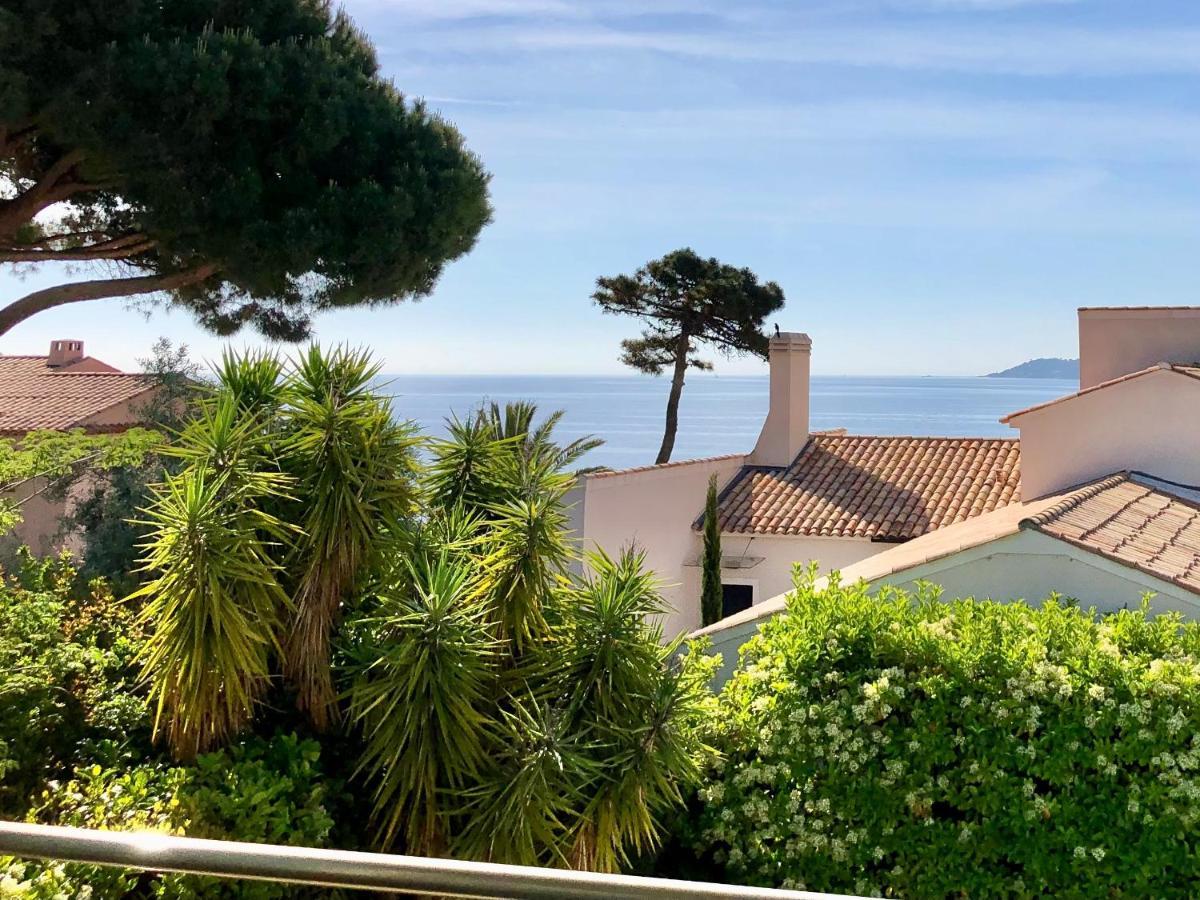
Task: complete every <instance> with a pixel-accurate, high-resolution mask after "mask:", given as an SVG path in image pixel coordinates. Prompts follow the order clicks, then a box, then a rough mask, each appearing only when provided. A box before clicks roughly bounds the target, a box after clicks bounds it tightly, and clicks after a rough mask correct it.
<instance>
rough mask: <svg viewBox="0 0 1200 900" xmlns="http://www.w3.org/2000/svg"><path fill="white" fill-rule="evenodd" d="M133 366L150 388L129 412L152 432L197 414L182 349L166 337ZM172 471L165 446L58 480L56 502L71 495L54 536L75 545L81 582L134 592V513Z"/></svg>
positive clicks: (193, 370) (169, 430)
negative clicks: (66, 538) (69, 539)
mask: <svg viewBox="0 0 1200 900" xmlns="http://www.w3.org/2000/svg"><path fill="white" fill-rule="evenodd" d="M138 363H139V367H140V369H141V371H142V372H143V373H144V378H145V381H146V385H147V387H151V388H153V389H154V390H153V391H152V392H151V393H150V394H149V397H148V399H147V400H146V401H145V402H144V403H141V404H139V405H138V407H137V408H136V409H135V410H134V412H135V413H136V415H137V417H138V419H139V420H140V421H143V422H145V423H146V424H147V426H148V427H150V428H152V429H154V430H156V431H159V432H162V433H164V434H168V435H170V434H175V433H177V432H178V431H179V430H180V429H182V428H183V427H184V425H186V423H187V422H188V420H189V419H190V418H191V417H192V416H193V415H194V414H195V410H196V404H197V403H198V402H199V399H200V398H201V397H202V396H203V394H204V392H205V390H206V388H207V386H206V385H205V384H204V382H202V381H201V380H200V366H199V365H197V364H196V363H194V362H193V361H192V360H191V358H190V356H189V354H188V349H187V346H186V345H183V344H181V345H178V346H175V345H172V343H171V342H170V341H168V340H167V339H166V338H160V339H159V340H157V341H155V343H154V346H153V348H152V349H151V353H150V356H149V357H147V358H145V359H139V360H138ZM178 468H179V466H178V464H177V462H176V461H175V460H174V459H173V458H172V457H169V456H167V455H165V453H164V452H163V448H156V449H155V450H154V451H153V452H148V453H146V454H145V455H144V456H143V457H142V458H141V459H140V460H138V461H136V462H131V463H129V464H125V465H117V466H112V467H110V468H106V469H102V470H97V469H82V468H79V467H77V468H76V469H75V471H74V472H73V473H72V475H71V476H70V477H67V478H63V479H60V480H58V482H57V483H56V485H55V487H54V489H53V492H52V493H53V495H54V497H55V498H61V499H63V500H66V498H67V497H70V502H69V503H67V504H65V505H66V510H65V516H64V519H63V522H62V527H61V529H60V533H62V534H70V535H71V536H72V537H73V538H74V539H75V540H76V541H78V542H79V543H80V544H81V548H80V552H79V557H80V558H79V561H78V565H79V575H80V578H81V580H83V581H85V582H86V581H91V580H92V579H93V578H104V579H105V580H106V581H107V582H108V583H109V584H110V585H112V587H113V590H114V591H116V592H117V593H119V594H129V593H132V592H133V591H134V590H136V589H137V587H138V583H139V582H138V579H137V575H136V573H135V569H136V568H137V560H138V546H139V545H140V544H141V543H142V541H144V540H145V538H146V529H145V526H144V525H142V524H141V523H140V522H139V521H138V520H139V519H140V518H141V513H140V511H141V510H142V509H143V508H144V507H145V506H146V505H147V504H148V503H149V501H150V485H152V484H155V483H157V482H161V481H162V480H163V479H164V478H165V477H166V475H167V474H168V473H171V472H174V471H176V470H177V469H178Z"/></svg>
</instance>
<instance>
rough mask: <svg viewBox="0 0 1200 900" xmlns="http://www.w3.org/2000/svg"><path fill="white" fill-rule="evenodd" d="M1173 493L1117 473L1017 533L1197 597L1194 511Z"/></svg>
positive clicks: (1199, 539)
mask: <svg viewBox="0 0 1200 900" xmlns="http://www.w3.org/2000/svg"><path fill="white" fill-rule="evenodd" d="M1178 490H1179V489H1178V488H1175V487H1174V486H1172V485H1168V484H1165V483H1163V482H1160V481H1156V480H1155V479H1152V478H1149V477H1145V476H1138V475H1131V474H1129V473H1128V472H1123V473H1121V474H1119V475H1113V476H1112V477H1110V478H1105V479H1103V480H1101V481H1097V482H1093V483H1092V484H1090V485H1087V486H1086V487H1083V488H1080V489H1078V490H1077V491H1075V492H1074V493H1071V494H1069V495H1067V496H1066V498H1065V499H1063V500H1062V501H1061V502H1059V503H1057V504H1055V505H1054V506H1051V507H1050V508H1048V509H1046V510H1043V511H1042V512H1040V513H1037V514H1036V515H1033V516H1030V517H1028V518H1027V519H1025V520H1023V521H1022V522H1021V527H1022V528H1030V529H1033V530H1036V531H1040V532H1042V533H1043V534H1048V535H1050V536H1051V537H1055V538H1058V539H1059V540H1061V541H1066V542H1067V543H1069V544H1074V545H1075V546H1077V547H1081V548H1083V549H1085V550H1090V551H1092V552H1093V553H1098V554H1099V555H1101V556H1104V557H1106V558H1108V559H1111V560H1113V561H1115V562H1119V563H1122V564H1124V565H1127V566H1132V567H1133V568H1135V569H1139V570H1141V571H1142V572H1145V573H1147V574H1149V575H1154V576H1155V577H1157V578H1161V579H1163V580H1164V581H1169V582H1171V583H1172V584H1176V585H1178V586H1180V587H1183V588H1186V589H1187V590H1189V591H1194V592H1197V593H1200V505H1198V504H1197V503H1196V502H1195V500H1194V499H1186V498H1185V497H1183V496H1181V495H1180V493H1178V492H1177V491H1178Z"/></svg>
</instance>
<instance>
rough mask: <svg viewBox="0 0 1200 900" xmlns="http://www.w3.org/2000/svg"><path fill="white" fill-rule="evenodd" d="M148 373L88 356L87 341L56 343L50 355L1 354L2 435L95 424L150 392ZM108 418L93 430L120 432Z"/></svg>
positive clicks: (0, 406)
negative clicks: (122, 368) (109, 411)
mask: <svg viewBox="0 0 1200 900" xmlns="http://www.w3.org/2000/svg"><path fill="white" fill-rule="evenodd" d="M150 389H151V387H150V386H149V385H148V384H147V382H146V379H145V378H144V377H143V376H142V375H138V374H132V373H126V372H121V371H120V370H118V369H116V368H114V367H113V366H110V365H108V363H105V362H101V361H100V360H98V359H96V358H94V357H91V356H85V355H83V342H82V341H54V342H53V343H52V344H51V353H50V354H49V355H47V356H0V436H2V437H19V436H21V435H24V434H26V433H28V432H30V431H38V430H43V429H44V430H52V431H59V430H66V429H69V428H85V429H86V428H89V425H88V422H87V420H88V419H90V418H92V417H93V416H96V415H97V414H99V413H102V412H104V411H105V410H107V409H109V408H111V407H113V406H116V405H118V404H121V403H125V402H127V401H129V400H132V399H133V398H135V397H137V396H138V395H140V394H143V393H145V392H146V391H148V390H150ZM133 424H135V423H134V422H132V421H130V422H123V423H113V422H107V423H105V425H104V426H103V427H100V426H95V427H94V428H93V430H106V431H108V430H120V429H121V428H122V427H128V426H130V425H133Z"/></svg>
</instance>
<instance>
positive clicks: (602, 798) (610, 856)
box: [558, 550, 713, 872]
mask: <svg viewBox="0 0 1200 900" xmlns="http://www.w3.org/2000/svg"><path fill="white" fill-rule="evenodd" d="M644 563H645V557H644V554H642V553H639V552H635V551H632V550H625V551H623V552H622V553H621V555H620V556H619V557H618V558H616V559H613V558H612V557H610V556H608V555H607V554H605V553H603V552H602V551H601V552H597V553H594V554H591V555H589V556H588V557H587V568H588V570H589V571H590V573H591V574H590V575H588V576H587V577H586V578H585V579H584V580H583V581H582V583H580V584H579V585H578V586H577V587H576V588H575V589H574V590H573V591H572V592H571V594H570V596H569V598H568V601H567V603H566V627H565V628H564V629H563V635H564V639H563V640H562V641H561V642H560V644H559V645H558V653H560V654H561V655H562V658H563V660H564V663H565V665H564V668H563V670H562V673H561V674H562V677H563V678H564V682H563V687H564V689H565V690H568V691H570V695H571V700H570V709H571V710H572V713H573V721H574V722H575V723H576V727H577V728H579V729H586V730H587V731H588V733H589V734H590V736H591V744H590V746H591V747H592V749H593V752H594V756H593V762H594V764H595V772H596V778H595V779H594V781H593V782H592V783H591V784H590V785H589V788H588V800H587V803H586V804H585V805H584V807H583V809H582V810H581V812H580V814H579V816H578V817H577V818H576V819H575V820H574V822H573V823H572V825H571V830H572V834H573V838H572V849H571V862H572V865H573V866H575V867H577V868H583V869H590V870H594V871H602V872H612V871H618V870H619V869H620V868H621V867H623V866H625V865H627V864H628V863H629V860H630V857H631V856H632V855H636V854H640V853H644V852H646V851H649V850H651V849H653V848H654V847H655V846H657V844H658V841H659V839H660V836H661V828H660V825H659V821H660V818H661V816H662V814H663V813H664V812H665V811H666V810H668V809H670V808H672V807H674V806H677V805H679V804H680V803H682V800H683V795H682V788H683V787H684V786H686V785H689V784H692V783H694V782H695V781H696V780H697V779H698V778H699V775H700V765H701V762H702V760H703V759H704V758H705V756H706V755H707V754H708V753H709V752H710V751H709V750H708V748H707V747H705V745H704V743H703V741H702V740H701V738H700V730H699V729H700V718H701V711H702V710H703V709H704V703H705V702H706V699H707V698H711V692H710V691H709V689H708V683H709V680H710V679H711V676H712V674H713V671H712V668H711V663H707V662H704V661H703V660H702V657H701V656H700V655H699V654H690V655H689V656H687V657H685V658H684V659H683V660H682V661H681V660H680V659H679V658H678V653H679V646H680V642H679V640H676V641H674V642H671V643H669V644H667V645H665V646H664V645H663V643H662V629H661V626H660V625H659V624H658V622H657V620H658V618H659V617H660V616H661V614H662V613H663V612H664V611H665V605H664V604H663V601H662V599H661V598H660V596H659V594H658V589H659V582H658V579H657V577H656V576H655V575H654V574H653V573H651V572H648V571H646V570H645V569H644Z"/></svg>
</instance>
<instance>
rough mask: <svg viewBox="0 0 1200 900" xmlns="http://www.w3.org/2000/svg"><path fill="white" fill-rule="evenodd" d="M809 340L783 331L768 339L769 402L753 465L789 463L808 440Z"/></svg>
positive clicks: (810, 350)
mask: <svg viewBox="0 0 1200 900" xmlns="http://www.w3.org/2000/svg"><path fill="white" fill-rule="evenodd" d="M811 361H812V341H811V340H810V339H809V337H808V335H807V334H801V333H799V332H796V331H785V332H783V333H782V334H777V335H775V336H774V337H772V338H771V341H770V362H771V406H770V408H769V409H768V410H767V420H766V421H765V422H763V427H762V433H761V434H759V436H758V443H757V444H755V445H754V451H753V452H752V453H751V454H750V457H749V458H748V459H747V460H746V461H747V462H748V463H749V464H750V465H752V466H789V465H791V464H792V460H794V459H795V458H796V456H797V454H799V453H800V451H801V450H803V449H804V445H805V444H806V443H808V379H809V368H810V363H811Z"/></svg>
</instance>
